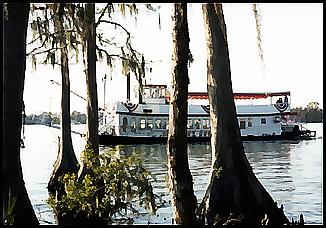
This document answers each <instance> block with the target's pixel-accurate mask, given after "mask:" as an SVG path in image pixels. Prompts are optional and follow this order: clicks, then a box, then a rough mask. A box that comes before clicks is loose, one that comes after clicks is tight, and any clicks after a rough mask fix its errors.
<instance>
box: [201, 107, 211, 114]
mask: <svg viewBox="0 0 326 228" xmlns="http://www.w3.org/2000/svg"><path fill="white" fill-rule="evenodd" d="M201 108H202V109H203V110H204V111H205V112H206V113H208V114H209V105H201Z"/></svg>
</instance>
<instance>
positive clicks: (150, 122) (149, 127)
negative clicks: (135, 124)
mask: <svg viewBox="0 0 326 228" xmlns="http://www.w3.org/2000/svg"><path fill="white" fill-rule="evenodd" d="M147 128H148V129H153V120H151V119H150V120H147Z"/></svg>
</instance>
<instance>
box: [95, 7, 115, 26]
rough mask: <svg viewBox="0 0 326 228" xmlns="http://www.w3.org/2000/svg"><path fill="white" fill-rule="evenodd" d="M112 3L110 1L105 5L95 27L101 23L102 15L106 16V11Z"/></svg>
mask: <svg viewBox="0 0 326 228" xmlns="http://www.w3.org/2000/svg"><path fill="white" fill-rule="evenodd" d="M111 4H112V3H108V4H107V5H106V6H105V8H104V9H103V11H102V13H101V15H100V16H99V18H98V20H97V22H96V23H95V27H97V26H98V25H99V24H100V21H101V19H102V17H103V16H104V14H105V11H106V10H107V9H108V8H109V6H110V5H111Z"/></svg>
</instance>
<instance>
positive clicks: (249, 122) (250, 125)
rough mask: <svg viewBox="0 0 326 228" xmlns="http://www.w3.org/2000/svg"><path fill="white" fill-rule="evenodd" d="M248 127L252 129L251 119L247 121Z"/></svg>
mask: <svg viewBox="0 0 326 228" xmlns="http://www.w3.org/2000/svg"><path fill="white" fill-rule="evenodd" d="M248 127H252V119H251V118H249V119H248Z"/></svg>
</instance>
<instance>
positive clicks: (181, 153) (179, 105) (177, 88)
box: [167, 3, 197, 225]
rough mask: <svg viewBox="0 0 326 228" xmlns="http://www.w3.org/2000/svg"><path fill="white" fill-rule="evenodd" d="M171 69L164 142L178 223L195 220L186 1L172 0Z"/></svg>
mask: <svg viewBox="0 0 326 228" xmlns="http://www.w3.org/2000/svg"><path fill="white" fill-rule="evenodd" d="M172 36H173V55H172V62H173V72H172V80H173V82H172V83H173V84H172V92H171V94H172V96H171V101H170V113H169V135H168V144H167V153H168V173H169V188H170V191H171V192H172V207H173V210H174V217H175V222H176V223H177V224H188V225H189V224H194V223H195V222H196V216H195V210H196V206H197V199H196V197H195V195H194V191H193V182H192V176H191V173H190V169H189V164H188V155H187V141H186V140H187V138H186V137H187V132H186V131H187V128H186V126H187V113H188V101H187V98H188V84H189V78H188V59H189V53H190V51H189V31H188V23H187V4H186V3H182V4H180V3H179V4H174V11H173V33H172Z"/></svg>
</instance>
